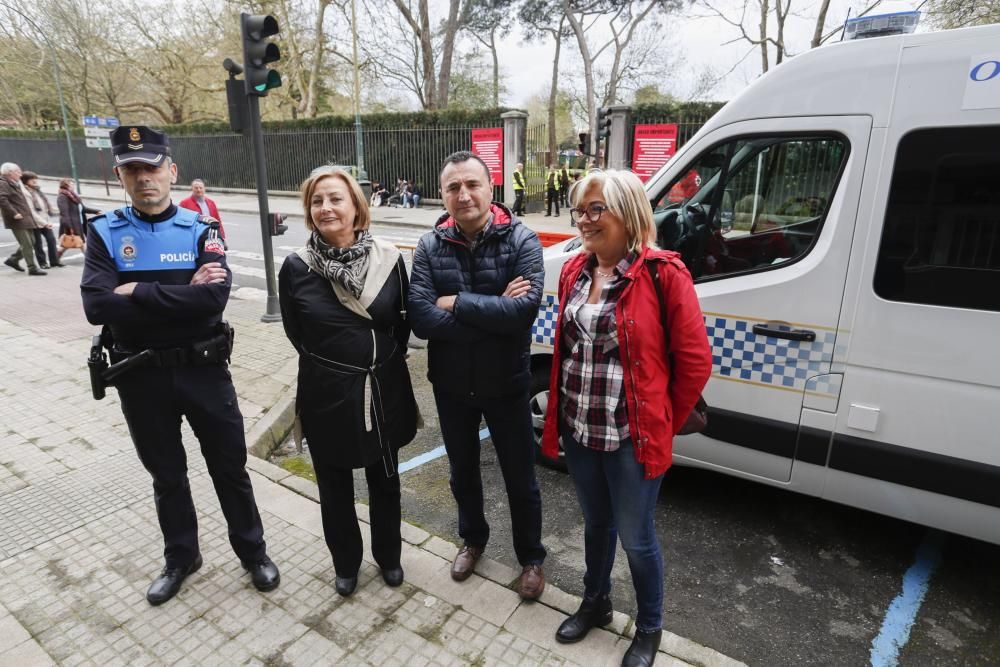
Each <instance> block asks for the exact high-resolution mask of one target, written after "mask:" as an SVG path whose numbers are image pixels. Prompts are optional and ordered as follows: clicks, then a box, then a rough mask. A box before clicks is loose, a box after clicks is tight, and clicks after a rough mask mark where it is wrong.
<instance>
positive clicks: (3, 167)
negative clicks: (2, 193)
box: [0, 162, 21, 176]
mask: <svg viewBox="0 0 1000 667" xmlns="http://www.w3.org/2000/svg"><path fill="white" fill-rule="evenodd" d="M20 169H21V168H20V167H18V166H17V165H16V164H14V163H13V162H4V163H3V164H0V174H3V175H4V176H6V175H7V174H9V173H11V172H13V171H20Z"/></svg>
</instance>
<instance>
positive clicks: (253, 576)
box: [240, 556, 281, 593]
mask: <svg viewBox="0 0 1000 667" xmlns="http://www.w3.org/2000/svg"><path fill="white" fill-rule="evenodd" d="M240 564H241V565H242V566H243V569H244V570H246V571H247V572H249V573H250V580H251V581H252V582H253V586H254V588H256V589H257V590H258V591H260V592H262V593H266V592H267V591H273V590H274V589H275V588H277V587H278V584H280V583H281V574H280V573H279V572H278V566H277V565H275V564H274V563H273V562H271V559H270V558H268V557H267V556H264V557H263V558H261V559H259V560H255V561H253V562H252V563H247V562H243V561H240Z"/></svg>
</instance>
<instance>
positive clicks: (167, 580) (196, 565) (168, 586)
mask: <svg viewBox="0 0 1000 667" xmlns="http://www.w3.org/2000/svg"><path fill="white" fill-rule="evenodd" d="M201 563H202V560H201V554H198V557H197V558H195V559H194V562H193V563H191V564H190V565H188V566H187V567H165V568H163V572H161V573H160V576H158V577H157V578H156V579H153V583H152V584H150V585H149V590H147V591H146V601H147V602H149V604H151V605H153V606H154V607H155V606H157V605H161V604H163V603H164V602H166V601H167V600H169V599H170V598H172V597H174V596H175V595H177V591H179V590H180V589H181V584H182V583H184V579H186V578H187V576H188V575H189V574H194V573H195V572H197V571H198V570H199V569H200V568H201Z"/></svg>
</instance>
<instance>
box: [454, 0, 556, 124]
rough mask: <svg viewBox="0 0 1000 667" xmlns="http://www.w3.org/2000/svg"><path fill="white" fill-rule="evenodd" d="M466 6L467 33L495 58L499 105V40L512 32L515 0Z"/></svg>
mask: <svg viewBox="0 0 1000 667" xmlns="http://www.w3.org/2000/svg"><path fill="white" fill-rule="evenodd" d="M466 7H467V9H466V20H465V27H466V30H467V33H468V34H469V35H471V36H472V37H473V39H475V40H477V41H478V42H479V43H480V44H482V45H483V46H485V47H486V49H487V50H488V51H489V53H490V56H491V58H492V60H493V106H494V107H499V106H500V54H499V49H498V46H499V45H498V42H497V40H498V39H503V38H505V37H507V35H509V34H510V31H511V27H512V25H513V22H512V21H510V15H511V12H512V11H513V7H514V0H469V1H468V3H467V5H466ZM556 57H557V58H558V53H557V56H556Z"/></svg>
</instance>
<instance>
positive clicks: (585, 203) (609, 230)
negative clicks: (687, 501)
mask: <svg viewBox="0 0 1000 667" xmlns="http://www.w3.org/2000/svg"><path fill="white" fill-rule="evenodd" d="M570 200H571V203H572V206H573V208H572V209H571V215H572V216H573V220H574V221H576V224H577V228H578V229H579V232H580V236H581V237H582V238H583V250H584V252H581V253H580V254H579V255H577V256H575V257H573V258H572V259H570V260H569V261H568V262H566V264H565V265H564V266H563V269H562V274H561V275H560V277H559V313H560V315H559V321H558V323H557V327H556V345H555V350H554V358H553V362H552V377H551V380H550V387H549V396H550V397H551V399H550V400H549V404H548V412H547V414H546V418H545V429H544V436H543V450H544V452H545V454H546V455H547V456H553V457H554V456H556V455H557V454H558V447H559V442H558V438H559V437H561V438H562V442H563V449H564V450H565V452H566V465H567V467H568V468H569V472H570V475H571V476H572V478H573V483H574V485H575V486H576V493H577V498H578V499H579V502H580V507H581V509H582V510H583V518H584V525H585V534H584V553H585V561H586V566H587V569H586V574H585V575H584V578H583V585H584V599H583V603H582V604H581V605H580V609H579V610H578V611H577V612H576V613H575V614H573V615H572V616H570V617H569V618H568V619H566V621H564V622H563V624H562V625H561V626H559V630H558V631H557V632H556V639H557V640H558V641H560V642H563V643H571V642H576V641H579V640H581V639H583V638H584V636H585V635H586V634H587V632H588V631H589V630H590V629H591V628H592V627H595V626H602V625H607V624H608V623H610V622H611V600H610V597H609V593H610V590H611V568H612V566H613V564H614V557H615V548H616V542H617V540H618V538H619V537H620V538H621V542H622V547H623V548H624V550H625V553H626V555H627V556H628V561H629V569H630V570H631V573H632V583H633V584H634V586H635V592H636V601H637V603H638V614H637V615H636V633H635V639H633V641H632V644H631V646H629V648H628V651H627V652H626V653H625V657H624V659H623V660H622V665H629V666H632V665H652V664H653V660H654V659H655V657H656V651H657V649H658V648H659V645H660V629H661V627H662V624H663V558H662V555H661V553H660V545H659V541H658V540H657V535H656V528H655V526H654V524H653V511H654V509H655V507H656V499H657V497H658V495H659V490H660V482H661V481H662V480H663V473H664V472H666V470H667V468H668V467H670V462H671V443H672V440H673V436H674V434H675V433H676V432H677V431H678V429H679V428H680V427H681V425H683V424H684V421H685V419H686V418H687V416H688V414H689V413H690V412H691V409H692V408H693V407H694V405H695V403H696V402H697V400H698V396H699V395H700V394H701V390H702V388H703V387H704V386H705V383H706V382H707V381H708V377H709V374H710V373H711V368H712V357H711V352H710V349H709V345H708V337H707V335H706V333H705V324H704V319H703V316H702V313H701V308H700V307H699V305H698V297H697V295H696V294H695V291H694V285H693V284H692V282H691V276H690V274H688V271H687V269H686V268H685V267H684V264H683V263H682V262H681V260H680V257H679V256H678V255H677V253H674V252H668V251H663V250H657V249H656V246H655V244H654V240H655V238H656V230H655V227H654V225H653V217H652V212H651V210H650V206H649V201H648V199H647V198H646V193H645V191H644V190H643V187H642V183H641V182H640V181H639V179H638V178H637V177H636V176H635V174H633V173H631V172H629V171H612V170H609V171H594V172H591V173H590V174H589V175H588V176H587V177H586V178H584V179H583V180H582V181H580V182H578V183H576V184H574V186H573V189H572V190H571V192H570ZM654 279H658V280H659V283H660V288H661V291H660V294H662V296H663V299H664V301H665V305H666V313H667V322H666V323H663V322H661V321H660V320H661V317H660V313H661V310H660V297H659V296H658V295H657V290H656V286H655V285H654V283H653V280H654ZM668 334H669V335H668ZM668 339H669V341H670V343H669V345H670V349H669V350H667V349H666V347H667V340H668Z"/></svg>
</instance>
